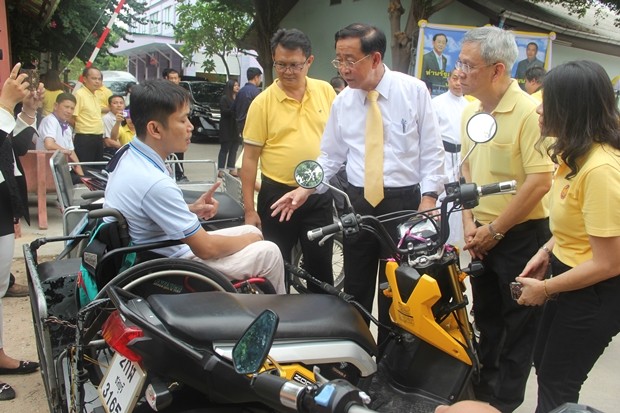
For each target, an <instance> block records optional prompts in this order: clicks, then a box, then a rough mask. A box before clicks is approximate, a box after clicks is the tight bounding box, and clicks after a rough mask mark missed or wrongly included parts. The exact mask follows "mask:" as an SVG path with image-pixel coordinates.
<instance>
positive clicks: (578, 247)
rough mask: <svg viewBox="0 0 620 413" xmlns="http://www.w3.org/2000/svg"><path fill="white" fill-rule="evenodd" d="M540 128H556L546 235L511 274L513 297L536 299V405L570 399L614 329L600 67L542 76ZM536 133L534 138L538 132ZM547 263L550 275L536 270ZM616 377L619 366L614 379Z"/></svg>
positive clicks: (618, 231)
mask: <svg viewBox="0 0 620 413" xmlns="http://www.w3.org/2000/svg"><path fill="white" fill-rule="evenodd" d="M543 85H544V90H545V98H544V100H543V103H542V105H541V106H540V107H539V109H538V113H539V114H540V125H541V132H542V133H541V134H542V136H543V138H544V137H545V136H555V137H557V138H556V140H555V141H554V143H552V144H551V146H550V148H549V154H550V155H551V157H552V159H553V160H554V161H555V162H556V163H557V164H558V169H557V171H556V173H555V178H554V182H553V186H552V188H551V192H550V195H551V196H550V205H549V207H550V226H551V232H552V234H553V237H552V238H551V239H550V240H549V241H547V242H546V243H545V244H544V245H543V247H542V248H541V249H540V250H539V251H538V252H537V253H536V255H534V257H532V259H531V260H530V262H529V263H528V264H527V265H526V267H525V269H524V270H523V272H522V273H521V276H520V277H517V281H519V282H521V283H522V284H523V288H522V294H521V297H520V298H519V300H518V302H519V304H523V305H542V304H545V303H546V304H545V309H544V312H543V319H542V322H541V325H540V332H539V336H538V338H537V343H536V347H535V350H534V364H535V366H536V373H537V376H538V407H537V409H536V413H542V412H549V411H550V410H553V409H554V408H556V407H558V406H560V405H562V404H563V403H566V402H577V401H578V400H579V390H580V389H581V386H582V384H583V382H584V381H585V380H586V378H587V376H588V373H589V372H590V370H591V369H592V367H593V365H594V363H595V362H596V361H597V360H598V358H599V356H600V355H601V354H602V353H603V351H604V350H605V347H607V345H608V344H609V342H610V341H611V339H612V338H613V337H614V336H615V335H616V334H618V332H619V331H620V277H619V276H618V275H619V273H620V113H619V111H618V108H617V107H616V103H615V97H614V91H613V88H612V85H611V82H610V80H609V77H608V76H607V73H606V72H605V70H604V69H603V68H602V67H601V66H600V65H599V64H598V63H595V62H592V61H585V60H583V61H574V62H568V63H565V64H563V65H560V66H558V67H556V68H554V69H552V70H551V71H550V72H549V73H548V74H547V76H546V77H545V79H544V80H543ZM543 138H541V142H542V140H543ZM549 263H551V273H552V274H553V276H552V277H551V278H549V279H545V273H546V270H547V267H548V266H549ZM618 378H620V375H618V377H616V379H618Z"/></svg>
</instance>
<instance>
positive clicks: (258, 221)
mask: <svg viewBox="0 0 620 413" xmlns="http://www.w3.org/2000/svg"><path fill="white" fill-rule="evenodd" d="M271 53H272V55H273V61H274V64H273V66H274V68H275V70H276V73H277V75H278V78H277V79H276V81H275V82H274V83H273V84H272V85H271V86H269V87H268V88H267V89H266V90H265V91H264V92H262V93H261V94H259V95H258V96H257V97H256V98H255V99H254V100H253V101H252V104H251V105H250V108H249V110H248V114H247V118H246V123H245V127H244V129H243V140H244V143H245V146H244V154H243V167H242V168H241V185H242V193H243V202H244V206H245V222H246V224H250V225H255V226H257V227H259V228H261V229H262V231H263V235H264V237H265V239H266V240H269V241H273V242H275V243H276V244H277V245H278V247H279V248H280V251H281V252H282V256H283V257H284V259H285V260H290V257H291V250H292V248H293V246H294V245H295V244H296V243H297V241H298V240H299V241H300V242H301V247H302V251H303V255H304V267H305V269H306V270H307V271H308V272H309V273H310V274H312V275H313V276H315V277H317V278H319V279H321V280H323V281H325V282H328V283H330V284H332V283H333V275H332V265H331V259H332V244H333V242H332V241H331V240H329V241H328V242H326V243H325V244H324V245H323V246H320V245H319V244H318V243H317V242H311V241H308V237H307V236H306V233H307V231H308V230H310V229H314V228H318V227H321V226H324V225H329V224H331V223H333V218H332V196H331V194H330V193H329V192H328V193H326V194H320V195H319V194H317V195H312V196H311V197H310V198H309V199H308V201H307V202H306V203H305V204H304V205H303V206H302V207H301V208H299V209H298V210H297V211H296V213H295V214H294V216H293V217H292V218H291V219H290V221H285V222H280V219H279V217H271V212H272V211H271V209H270V206H271V205H272V204H273V203H274V202H275V201H277V200H278V199H279V198H280V197H281V196H282V195H284V194H285V193H287V192H289V191H291V190H292V189H295V188H296V187H297V184H296V183H295V179H294V178H293V174H294V169H295V167H296V166H297V164H299V163H300V162H301V161H304V160H307V159H316V158H317V157H318V156H319V153H320V143H321V136H322V134H323V129H324V128H325V124H326V123H327V118H328V117H329V112H330V108H331V105H332V101H333V100H334V98H335V97H336V93H335V92H334V89H333V88H332V87H331V85H330V84H329V83H327V82H324V81H322V80H316V79H311V78H309V77H308V76H307V74H308V69H309V68H310V65H312V62H313V60H314V56H313V55H312V47H311V44H310V39H308V36H306V35H305V34H304V33H302V32H301V31H299V30H297V29H281V30H278V31H277V32H276V33H275V34H274V36H273V38H272V39H271ZM259 159H260V163H261V169H262V176H261V177H262V185H261V189H260V191H259V193H258V201H257V207H256V209H255V206H254V183H255V181H256V168H257V164H258V161H259ZM310 288H311V289H313V290H314V291H317V292H318V291H320V290H317V289H315V288H313V286H310Z"/></svg>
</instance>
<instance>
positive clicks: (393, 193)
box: [349, 183, 420, 199]
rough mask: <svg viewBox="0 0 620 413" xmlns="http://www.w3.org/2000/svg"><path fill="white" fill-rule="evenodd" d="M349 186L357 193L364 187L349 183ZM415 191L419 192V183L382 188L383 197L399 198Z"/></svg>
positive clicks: (361, 191) (362, 190)
mask: <svg viewBox="0 0 620 413" xmlns="http://www.w3.org/2000/svg"><path fill="white" fill-rule="evenodd" d="M349 187H350V188H353V189H355V190H356V191H357V192H359V193H363V192H364V188H362V187H359V186H355V185H351V184H350V183H349ZM416 192H420V184H415V185H409V186H401V187H398V188H383V198H385V199H388V198H399V197H402V196H404V195H411V194H415V193H416Z"/></svg>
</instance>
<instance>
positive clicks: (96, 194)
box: [82, 191, 105, 199]
mask: <svg viewBox="0 0 620 413" xmlns="http://www.w3.org/2000/svg"><path fill="white" fill-rule="evenodd" d="M104 194H105V191H88V192H84V193H83V194H82V199H97V198H103V196H104Z"/></svg>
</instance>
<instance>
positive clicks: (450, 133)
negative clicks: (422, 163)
mask: <svg viewBox="0 0 620 413" xmlns="http://www.w3.org/2000/svg"><path fill="white" fill-rule="evenodd" d="M467 103H468V101H467V99H465V98H464V97H463V91H462V90H461V79H460V77H459V75H458V73H457V71H456V69H455V70H453V71H452V72H451V73H450V77H449V78H448V91H447V92H446V93H442V94H441V95H439V96H436V97H434V98H433V100H432V104H433V109H435V115H436V116H437V121H438V122H439V131H440V132H441V139H442V141H443V148H444V149H445V150H446V163H445V167H446V175H447V176H448V180H449V181H451V182H452V181H458V180H459V178H460V175H461V174H460V171H459V162H460V161H461V156H460V152H461V114H462V113H463V109H464V108H465V106H467ZM449 222H450V237H449V238H448V242H449V243H451V244H457V245H462V244H463V218H462V217H461V213H460V212H458V213H453V214H452V215H451V216H450V220H449Z"/></svg>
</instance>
